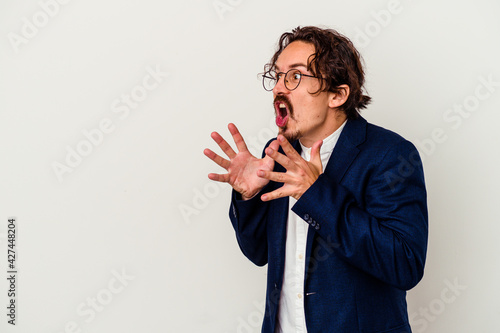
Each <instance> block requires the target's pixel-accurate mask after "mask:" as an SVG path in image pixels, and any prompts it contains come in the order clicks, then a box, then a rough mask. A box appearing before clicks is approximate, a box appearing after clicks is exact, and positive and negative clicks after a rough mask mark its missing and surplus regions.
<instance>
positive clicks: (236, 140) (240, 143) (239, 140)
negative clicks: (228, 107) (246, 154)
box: [227, 123, 248, 152]
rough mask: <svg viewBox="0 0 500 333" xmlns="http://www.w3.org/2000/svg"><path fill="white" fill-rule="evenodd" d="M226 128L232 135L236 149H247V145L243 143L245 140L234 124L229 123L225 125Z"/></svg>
mask: <svg viewBox="0 0 500 333" xmlns="http://www.w3.org/2000/svg"><path fill="white" fill-rule="evenodd" d="M227 128H228V129H229V132H230V133H231V135H232V136H233V140H234V143H236V148H238V151H240V152H242V151H248V148H247V145H246V143H245V140H244V139H243V137H242V136H241V134H240V131H238V128H237V127H236V125H235V124H233V123H230V124H229V125H227Z"/></svg>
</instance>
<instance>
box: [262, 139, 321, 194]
mask: <svg viewBox="0 0 500 333" xmlns="http://www.w3.org/2000/svg"><path fill="white" fill-rule="evenodd" d="M274 142H276V141H273V143H274ZM277 142H279V145H280V146H281V147H282V148H283V151H284V152H285V154H286V155H283V154H281V153H279V152H278V149H276V148H275V147H276V146H274V147H273V146H271V145H270V146H269V147H267V148H266V157H270V158H272V159H273V160H274V161H276V162H278V163H279V164H281V165H282V166H283V167H284V168H285V169H286V170H287V171H286V172H273V171H272V170H264V169H261V170H259V171H258V172H257V175H258V176H259V177H262V178H263V179H266V180H272V181H275V182H279V183H284V184H283V186H282V187H280V188H278V189H277V190H274V191H272V192H269V193H266V194H263V195H262V197H261V199H262V201H269V200H274V199H277V198H281V197H285V196H291V197H294V198H295V199H297V200H299V199H300V197H301V196H302V194H304V192H305V191H307V189H308V188H309V187H310V186H311V185H312V184H313V183H314V182H315V181H316V179H318V177H319V175H320V174H322V173H323V165H322V163H321V155H320V149H321V145H322V144H323V141H321V140H320V141H317V142H315V143H314V144H313V146H312V148H311V160H310V161H309V162H307V161H306V160H304V159H303V158H302V157H301V156H300V155H299V153H298V152H297V151H296V150H295V149H294V148H293V147H292V145H291V144H290V143H289V142H288V140H287V139H286V138H285V137H284V136H283V135H278V140H277Z"/></svg>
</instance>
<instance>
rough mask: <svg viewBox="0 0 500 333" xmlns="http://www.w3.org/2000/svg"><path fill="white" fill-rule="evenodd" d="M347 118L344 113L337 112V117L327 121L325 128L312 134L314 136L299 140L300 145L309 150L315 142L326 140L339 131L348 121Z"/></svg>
mask: <svg viewBox="0 0 500 333" xmlns="http://www.w3.org/2000/svg"><path fill="white" fill-rule="evenodd" d="M346 119H347V116H346V115H345V113H344V112H335V116H334V117H331V118H330V119H327V120H326V121H325V124H324V125H325V126H322V127H321V128H320V129H318V130H317V131H315V133H312V135H308V136H303V137H301V138H300V139H299V141H300V143H301V144H302V145H303V146H304V147H307V148H311V147H312V145H313V144H314V143H315V142H318V141H319V140H324V139H326V138H327V137H329V136H330V135H332V133H333V132H335V131H336V130H338V129H339V127H340V126H342V124H343V123H344V122H345V121H346Z"/></svg>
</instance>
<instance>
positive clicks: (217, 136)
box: [207, 132, 236, 163]
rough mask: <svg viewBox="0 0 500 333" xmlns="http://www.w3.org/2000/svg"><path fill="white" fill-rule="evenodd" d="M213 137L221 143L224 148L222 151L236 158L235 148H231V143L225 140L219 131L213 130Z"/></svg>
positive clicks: (220, 145)
mask: <svg viewBox="0 0 500 333" xmlns="http://www.w3.org/2000/svg"><path fill="white" fill-rule="evenodd" d="M211 137H212V139H214V141H215V142H216V143H217V144H218V145H219V147H220V149H222V151H223V152H224V154H226V155H227V157H229V158H234V157H235V156H236V153H235V152H234V150H233V148H231V146H230V145H229V143H227V141H226V140H224V138H223V137H222V136H221V135H220V134H219V133H217V132H212V134H211ZM207 156H208V155H207ZM208 157H210V156H208ZM214 162H215V161H214ZM216 163H217V162H216Z"/></svg>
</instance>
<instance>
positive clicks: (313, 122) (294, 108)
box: [273, 41, 335, 147]
mask: <svg viewBox="0 0 500 333" xmlns="http://www.w3.org/2000/svg"><path fill="white" fill-rule="evenodd" d="M314 53H315V50H314V45H312V44H310V43H305V42H302V41H295V42H292V43H290V44H289V45H288V46H287V47H286V48H285V49H284V50H283V52H282V53H281V54H280V56H279V58H278V60H277V61H276V72H283V73H286V72H287V71H288V70H290V69H292V68H295V69H298V70H299V71H300V72H301V73H302V74H307V75H312V73H311V72H310V71H308V70H307V64H308V60H309V59H310V57H311V55H313V54H314ZM319 88H320V80H318V79H316V78H312V77H306V76H302V79H301V81H300V84H299V86H298V87H297V88H296V89H295V90H292V91H290V90H288V89H287V88H286V87H285V84H284V75H283V76H282V77H281V79H280V80H279V81H278V82H277V84H276V86H275V87H274V89H273V95H274V110H275V113H276V125H278V127H279V133H280V134H283V135H284V136H285V137H286V138H287V139H288V141H290V142H292V141H294V140H296V139H301V140H300V141H301V143H302V144H303V145H305V146H306V147H310V146H312V144H313V143H314V142H316V141H318V140H322V139H324V138H325V137H327V136H328V135H329V134H331V128H332V127H331V123H332V119H331V118H332V117H333V118H334V117H335V114H334V113H335V112H334V110H332V109H331V108H330V107H329V98H330V97H331V94H332V93H330V92H321V93H319V94H314V95H313V94H312V93H314V92H316V91H318V89H319Z"/></svg>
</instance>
